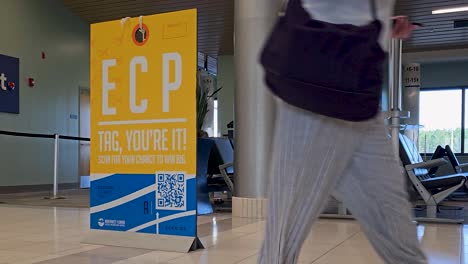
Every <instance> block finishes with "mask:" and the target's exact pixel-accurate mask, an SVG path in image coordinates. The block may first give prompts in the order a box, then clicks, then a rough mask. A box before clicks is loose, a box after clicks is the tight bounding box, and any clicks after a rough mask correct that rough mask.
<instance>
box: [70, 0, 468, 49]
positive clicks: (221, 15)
mask: <svg viewBox="0 0 468 264" xmlns="http://www.w3.org/2000/svg"><path fill="white" fill-rule="evenodd" d="M62 1H63V2H64V4H65V6H66V7H68V8H69V9H70V10H72V11H73V12H74V13H76V14H77V15H78V16H80V17H81V18H82V19H84V20H86V21H88V22H90V23H95V22H102V21H108V20H115V19H120V18H123V17H127V16H131V17H136V16H140V15H150V14H155V13H162V12H168V11H175V10H181V9H188V8H198V23H199V25H198V30H199V36H198V45H199V51H201V52H204V53H206V54H209V55H212V56H217V55H225V54H233V49H234V48H233V45H234V44H233V32H234V1H235V0H62ZM252 1H253V0H252ZM459 5H468V0H398V1H397V5H396V10H395V14H397V15H408V16H410V17H411V18H412V19H413V20H414V21H416V22H420V23H423V24H424V25H425V27H424V28H421V29H418V30H417V31H416V32H415V33H414V36H413V37H412V38H411V39H410V40H407V41H405V44H404V49H405V51H427V50H443V49H455V48H464V47H468V27H467V28H454V27H453V21H454V20H461V19H467V20H468V12H461V13H452V14H445V15H432V13H431V12H432V10H434V9H439V8H446V7H454V6H459Z"/></svg>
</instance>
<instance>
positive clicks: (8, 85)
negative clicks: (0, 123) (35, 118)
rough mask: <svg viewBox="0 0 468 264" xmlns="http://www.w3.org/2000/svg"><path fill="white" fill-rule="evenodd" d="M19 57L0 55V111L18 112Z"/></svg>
mask: <svg viewBox="0 0 468 264" xmlns="http://www.w3.org/2000/svg"><path fill="white" fill-rule="evenodd" d="M19 78H20V77H19V59H18V58H14V57H10V56H5V55H0V112H3V113H12V114H19V88H20V87H19Z"/></svg>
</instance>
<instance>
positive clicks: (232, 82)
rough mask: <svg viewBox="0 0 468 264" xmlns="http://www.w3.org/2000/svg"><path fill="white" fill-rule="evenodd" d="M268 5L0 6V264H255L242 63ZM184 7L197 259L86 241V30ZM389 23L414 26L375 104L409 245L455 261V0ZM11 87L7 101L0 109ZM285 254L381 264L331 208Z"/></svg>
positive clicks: (263, 125) (252, 76) (420, 2)
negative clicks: (297, 248)
mask: <svg viewBox="0 0 468 264" xmlns="http://www.w3.org/2000/svg"><path fill="white" fill-rule="evenodd" d="M280 6H281V1H280V0H274V1H272V0H202V1H197V0H135V1H127V0H112V1H111V0H99V1H97V0H96V1H93V0H41V1H38V0H2V1H0V32H1V33H2V34H1V36H2V37H1V39H2V41H1V42H0V55H5V56H9V57H14V58H18V59H19V65H18V64H15V65H16V66H15V65H14V63H13V62H12V63H10V62H9V61H8V60H6V59H5V60H4V59H3V58H2V57H1V56H0V74H3V71H10V68H12V67H13V68H14V67H17V68H18V69H19V80H18V83H12V82H10V83H8V82H7V81H5V83H6V85H7V86H8V89H6V90H3V89H2V90H0V103H2V104H4V106H0V124H1V127H0V146H1V147H0V171H1V172H0V263H2V264H3V263H50V264H52V263H57V264H59V263H63V264H79V263H115V264H137V263H161V264H162V263H166V264H167V263H181V264H182V263H225V264H230V263H232V264H234V263H238V264H248V263H257V262H256V261H257V257H258V251H259V249H260V246H261V243H262V241H263V235H264V231H263V230H264V227H265V216H266V213H267V212H266V205H267V199H266V197H267V195H268V187H269V184H268V183H269V154H270V153H271V151H272V149H271V145H272V138H273V135H272V134H273V129H274V128H273V125H274V120H275V115H274V113H275V104H274V99H273V97H272V95H271V94H270V93H269V92H268V90H267V89H266V87H265V84H264V82H263V72H262V69H261V67H260V66H259V64H258V53H259V51H260V49H261V47H262V43H263V41H264V40H265V38H266V37H267V36H268V34H269V32H270V29H271V27H272V25H273V24H274V22H275V20H276V18H277V17H278V10H280V9H279V8H280ZM193 8H196V9H197V11H198V16H197V23H198V24H197V26H198V28H197V30H198V36H197V51H198V53H197V59H198V60H197V61H198V63H197V71H196V76H197V87H193V89H194V90H195V89H196V91H197V96H198V97H197V98H198V99H199V100H200V98H202V100H203V103H204V104H205V107H206V109H205V110H206V111H205V112H204V113H201V111H197V119H198V118H199V116H200V115H201V122H199V123H198V124H197V149H196V151H197V160H196V163H197V175H196V182H197V201H196V203H197V217H196V219H197V223H196V224H197V236H198V237H199V238H200V241H201V243H202V244H203V247H204V249H198V250H194V251H191V252H189V253H181V252H171V251H167V250H166V251H164V250H154V249H148V248H141V247H140V248H139V247H137V246H135V247H132V246H128V247H116V246H111V245H104V244H97V243H96V244H90V243H86V239H87V237H88V233H89V232H90V225H92V223H90V204H92V201H91V200H90V192H91V190H90V187H91V182H92V179H93V178H92V177H93V176H92V173H91V169H90V153H91V150H90V149H91V147H90V145H91V144H90V137H91V111H92V109H91V101H92V100H93V98H92V96H91V94H92V89H93V87H91V83H92V81H93V80H92V79H91V75H90V64H91V63H92V62H91V59H90V53H91V48H92V47H91V46H92V40H91V39H90V25H91V24H94V23H100V22H105V21H111V20H121V19H123V18H126V17H134V18H135V17H139V16H143V21H144V19H145V16H149V15H153V14H160V13H166V12H172V11H179V10H185V9H193ZM453 8H458V9H456V10H454V9H453ZM441 10H442V11H441ZM434 11H441V12H434ZM395 15H408V16H410V17H411V19H412V20H414V21H415V22H418V23H421V24H422V25H423V27H421V28H419V29H418V30H416V31H415V33H414V34H413V36H412V37H411V38H410V39H408V40H404V41H400V40H392V43H391V51H390V54H389V56H388V65H389V67H388V69H387V71H386V81H385V86H384V88H383V94H382V111H383V112H384V113H385V114H384V116H385V118H386V120H387V123H388V133H389V137H392V142H393V143H394V145H395V151H396V153H398V156H399V158H400V159H401V162H402V166H403V169H402V170H403V171H404V173H405V177H406V178H407V185H408V188H407V189H408V192H409V196H410V200H411V202H412V204H413V208H414V215H415V218H414V220H415V222H416V223H417V224H418V225H417V230H418V238H419V240H420V242H421V244H422V247H423V249H424V251H425V252H426V254H427V256H428V258H429V261H430V263H431V264H462V263H468V238H467V237H468V226H467V225H468V181H467V180H466V179H467V178H466V177H468V168H467V167H468V165H467V164H468V155H467V154H468V127H467V126H468V93H467V92H468V29H467V27H468V2H467V1H464V0H455V1H444V0H397V1H396V6H395ZM111 41H112V40H111ZM16 63H18V62H17V61H16ZM415 71H417V74H415V73H414V72H415ZM3 77H5V76H3ZM6 77H8V76H6ZM0 80H2V79H0ZM2 87H3V83H2ZM14 89H17V90H19V91H20V92H19V95H18V104H17V105H10V103H9V102H7V103H5V101H2V100H5V99H2V96H4V98H5V93H7V92H9V91H12V90H14ZM2 93H4V94H3V95H2ZM194 99H195V98H194ZM8 100H9V99H8ZM92 140H93V138H91V141H92ZM299 158H303V157H298V159H299ZM191 162H195V161H191ZM333 162H336V163H338V162H340V160H335V161H333ZM379 176H380V175H375V177H379ZM291 195H294V194H291ZM304 206H307V204H305V205H304ZM465 234H466V235H467V237H465ZM465 238H467V240H465ZM301 252H302V253H301V256H300V259H299V263H304V264H305V263H309V264H334V263H349V264H357V263H365V264H380V263H384V262H383V261H382V260H381V258H380V257H379V256H378V255H377V253H376V252H375V250H374V249H373V248H372V246H371V244H370V243H369V242H368V240H367V238H366V237H365V235H364V233H363V231H362V229H361V227H360V225H359V223H358V222H357V221H355V220H354V219H353V216H352V212H349V210H347V209H346V208H345V207H344V206H343V204H342V203H341V201H338V200H336V199H334V198H333V197H330V201H329V204H328V206H327V207H326V208H325V210H324V212H323V214H322V216H321V218H320V219H319V220H318V222H317V223H316V224H315V225H314V227H313V229H312V230H311V232H310V234H309V237H308V239H307V240H306V243H305V244H304V246H303V248H302V251H301Z"/></svg>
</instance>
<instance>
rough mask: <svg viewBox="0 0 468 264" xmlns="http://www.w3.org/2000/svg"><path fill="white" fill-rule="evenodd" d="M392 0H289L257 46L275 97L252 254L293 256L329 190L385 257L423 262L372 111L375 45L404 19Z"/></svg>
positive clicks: (405, 24) (378, 72) (380, 48)
mask: <svg viewBox="0 0 468 264" xmlns="http://www.w3.org/2000/svg"><path fill="white" fill-rule="evenodd" d="M393 8H394V0H303V1H301V0H289V3H288V8H287V11H286V15H285V16H284V17H283V18H281V19H280V21H279V22H278V24H277V25H276V27H275V29H274V30H273V33H272V35H271V36H270V39H269V40H268V41H267V43H266V46H265V49H264V51H263V53H262V59H261V61H262V64H263V66H264V68H265V71H266V82H267V84H268V86H269V88H270V89H271V90H272V92H273V93H274V94H275V96H276V99H277V119H276V126H275V138H274V149H273V157H272V162H271V164H272V169H271V184H270V185H271V191H270V197H269V209H268V210H269V211H268V217H267V222H266V231H265V240H264V243H263V246H262V249H261V252H260V256H259V260H258V263H259V264H294V263H297V261H298V257H299V253H300V250H301V247H302V245H303V243H304V241H305V239H306V238H307V236H308V234H309V231H310V229H311V227H312V225H313V224H314V222H315V220H316V219H317V218H318V216H319V214H320V213H321V211H322V209H323V208H324V206H325V205H326V202H327V201H328V197H329V196H330V195H333V196H334V197H336V198H337V199H339V200H340V201H342V202H343V203H344V204H345V206H346V207H347V208H348V209H349V210H350V211H351V212H352V214H353V216H354V217H355V218H356V219H357V220H358V221H359V222H360V224H361V226H362V229H363V231H364V233H365V234H366V236H367V237H368V239H369V241H370V242H371V243H372V245H373V246H374V248H375V250H376V251H377V253H378V254H379V255H380V256H381V257H382V259H383V260H384V261H385V263H388V264H403V263H405V264H426V263H427V260H426V257H425V255H424V253H423V251H422V250H421V248H420V245H419V241H418V238H417V233H416V226H415V224H414V223H413V222H412V212H411V205H410V203H409V201H408V194H407V192H406V191H405V190H406V189H405V179H404V175H403V174H402V170H401V167H400V165H399V161H398V160H397V159H396V158H395V155H394V150H393V147H392V144H391V142H390V139H389V138H388V136H387V130H386V128H385V126H384V117H383V115H382V114H380V113H379V112H380V110H379V109H380V98H381V87H382V82H383V81H382V80H383V77H382V76H383V68H384V67H383V65H384V61H385V53H384V52H385V51H386V50H387V46H388V43H389V40H390V37H391V35H392V26H393V35H394V36H395V37H408V36H409V35H410V33H411V31H412V30H413V29H414V26H413V25H412V24H410V23H409V20H408V19H407V18H406V17H396V18H393V24H392V17H391V15H392V12H393Z"/></svg>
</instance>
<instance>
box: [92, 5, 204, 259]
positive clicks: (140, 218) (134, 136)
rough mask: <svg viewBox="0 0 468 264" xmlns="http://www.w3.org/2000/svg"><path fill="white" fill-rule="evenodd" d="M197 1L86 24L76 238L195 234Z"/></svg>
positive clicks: (153, 242)
mask: <svg viewBox="0 0 468 264" xmlns="http://www.w3.org/2000/svg"><path fill="white" fill-rule="evenodd" d="M196 67H197V11H196V10H195V9H192V10H185V11H179V12H172V13H165V14H158V15H152V16H145V17H143V16H140V17H139V18H125V19H122V20H116V21H109V22H104V23H97V24H93V25H91V138H92V140H91V194H90V195H91V199H90V206H91V209H90V227H91V231H90V233H89V236H88V237H87V238H86V239H85V241H84V242H85V243H89V244H102V245H109V246H120V247H132V248H143V249H150V250H163V251H174V252H188V251H190V250H195V249H198V248H203V245H202V243H201V241H200V240H199V239H198V236H197V195H196V193H197V181H196V160H197V157H196V148H197V146H196V145H197V141H196V137H197V131H196V102H195V101H196V100H195V98H196V72H197V68H196Z"/></svg>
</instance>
